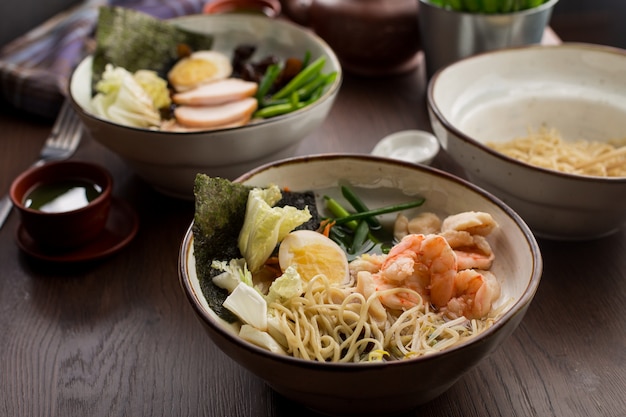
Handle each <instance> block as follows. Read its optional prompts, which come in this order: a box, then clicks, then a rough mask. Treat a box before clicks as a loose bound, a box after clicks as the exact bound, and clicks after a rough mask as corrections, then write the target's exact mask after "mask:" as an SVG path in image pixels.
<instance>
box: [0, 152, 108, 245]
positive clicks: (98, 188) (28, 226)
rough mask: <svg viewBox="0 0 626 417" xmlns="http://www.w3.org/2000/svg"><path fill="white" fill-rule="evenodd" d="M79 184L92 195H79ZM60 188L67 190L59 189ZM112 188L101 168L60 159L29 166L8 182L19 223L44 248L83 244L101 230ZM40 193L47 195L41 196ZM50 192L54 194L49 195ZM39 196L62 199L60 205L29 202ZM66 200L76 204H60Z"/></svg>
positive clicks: (41, 200)
mask: <svg viewBox="0 0 626 417" xmlns="http://www.w3.org/2000/svg"><path fill="white" fill-rule="evenodd" d="M69 184H73V186H71V187H70V185H69ZM79 184H81V185H85V188H93V189H94V190H95V191H94V192H92V193H89V194H90V197H92V198H87V197H78V195H79V194H80V193H81V192H82V194H86V193H85V192H84V190H82V189H81V187H80V186H77V185H79ZM50 187H54V188H56V189H57V190H56V192H54V193H49V191H50ZM46 188H47V190H46ZM62 188H67V189H66V190H64V191H63V192H61V191H59V190H60V189H62ZM112 188H113V179H112V178H111V175H110V174H109V173H108V171H107V170H105V169H104V168H102V167H100V166H98V165H95V164H91V163H87V162H78V161H59V162H50V163H47V164H44V165H40V166H35V167H32V168H30V169H28V170H27V171H25V172H24V173H22V174H21V175H19V176H18V177H17V178H16V179H15V180H14V181H13V183H12V185H11V190H10V197H11V201H12V202H13V205H14V206H15V208H16V209H17V210H18V212H19V213H20V215H21V219H22V226H23V227H24V229H25V230H26V232H27V233H28V234H29V235H30V237H31V238H32V239H33V240H34V241H36V242H37V243H38V244H39V245H41V246H42V247H46V248H54V249H68V248H75V247H78V246H81V245H84V244H85V243H88V242H90V241H92V240H93V239H95V238H96V237H97V236H98V235H99V234H100V232H102V230H103V229H104V227H105V225H106V222H107V218H108V215H109V208H110V206H111V190H112ZM37 190H38V191H37ZM33 193H35V194H33ZM37 193H39V194H37ZM70 193H72V194H71V195H70ZM43 194H46V195H47V196H46V197H42V195H43ZM52 194H54V195H55V196H57V197H55V198H52V197H50V195H52ZM59 194H60V195H59ZM37 196H39V197H37ZM74 197H78V199H76V198H74ZM64 198H65V200H63V199H64ZM38 199H39V200H40V201H39V202H43V200H50V199H52V200H54V201H55V202H56V203H57V204H59V202H61V203H60V208H59V207H57V209H48V208H45V207H41V208H33V207H35V206H36V205H37V204H35V205H29V200H38ZM68 199H69V200H72V201H73V202H74V203H75V204H70V205H69V206H67V205H66V206H63V204H67V201H68ZM62 201H65V202H66V203H62ZM78 206H80V207H78ZM44 210H54V211H44Z"/></svg>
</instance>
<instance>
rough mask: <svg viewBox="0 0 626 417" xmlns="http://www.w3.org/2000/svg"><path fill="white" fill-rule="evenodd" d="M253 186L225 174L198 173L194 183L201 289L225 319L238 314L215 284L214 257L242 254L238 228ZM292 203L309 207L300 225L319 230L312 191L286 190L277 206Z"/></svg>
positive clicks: (224, 257)
mask: <svg viewBox="0 0 626 417" xmlns="http://www.w3.org/2000/svg"><path fill="white" fill-rule="evenodd" d="M250 189H251V187H248V186H245V185H243V184H239V183H234V182H231V181H229V180H226V179H222V178H214V177H209V176H207V175H205V174H198V175H196V179H195V183H194V195H195V215H194V223H193V226H192V232H193V235H194V254H195V257H196V272H197V274H198V279H199V280H200V287H201V289H202V293H203V294H204V296H205V298H206V299H207V302H208V304H209V306H210V307H211V308H212V309H213V311H215V313H216V314H217V315H218V316H220V317H221V318H222V319H224V320H226V321H228V322H233V321H235V320H236V317H235V316H234V315H233V314H232V313H231V312H230V311H228V310H227V309H225V308H224V307H223V305H222V304H223V302H224V300H225V299H226V297H227V296H228V292H227V291H226V290H224V289H222V288H219V287H218V286H216V285H215V284H213V280H212V278H213V277H214V276H215V275H217V274H219V273H220V272H221V271H218V270H216V269H213V268H211V263H212V262H213V260H218V261H230V260H231V259H235V258H241V253H240V252H239V248H238V238H239V231H240V230H241V227H242V226H243V222H244V218H245V214H246V204H247V201H248V193H249V192H250ZM285 205H290V206H293V207H296V208H299V209H303V208H305V207H308V208H309V212H310V213H311V220H309V221H308V222H307V223H304V224H303V225H301V226H299V227H298V229H309V230H316V229H317V228H318V227H319V224H320V221H321V220H320V216H319V214H318V211H317V207H316V204H315V195H314V193H313V192H302V193H299V192H287V191H283V196H282V199H281V200H280V201H279V202H278V203H277V204H276V206H279V207H283V206H285Z"/></svg>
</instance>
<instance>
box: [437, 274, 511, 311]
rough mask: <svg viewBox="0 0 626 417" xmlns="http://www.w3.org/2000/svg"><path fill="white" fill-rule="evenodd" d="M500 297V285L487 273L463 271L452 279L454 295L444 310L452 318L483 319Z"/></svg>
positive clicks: (493, 276)
mask: <svg viewBox="0 0 626 417" xmlns="http://www.w3.org/2000/svg"><path fill="white" fill-rule="evenodd" d="M498 297H500V284H499V283H498V280H497V279H496V277H495V275H493V274H492V273H491V272H489V271H482V270H476V269H464V270H462V271H459V272H458V273H457V274H456V277H455V278H454V294H453V296H452V297H451V298H450V300H449V301H448V302H447V303H446V306H445V308H444V310H445V311H446V312H447V314H448V315H450V316H452V317H460V316H465V317H466V318H468V319H479V318H483V317H485V316H486V315H487V314H488V313H489V311H491V306H492V304H493V302H494V301H495V300H496V299H497V298H498Z"/></svg>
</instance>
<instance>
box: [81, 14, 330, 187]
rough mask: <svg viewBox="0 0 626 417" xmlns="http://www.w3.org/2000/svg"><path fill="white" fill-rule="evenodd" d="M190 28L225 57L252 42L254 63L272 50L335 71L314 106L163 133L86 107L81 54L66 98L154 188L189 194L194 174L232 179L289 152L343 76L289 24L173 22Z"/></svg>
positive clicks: (325, 51)
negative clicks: (237, 123) (230, 124)
mask: <svg viewBox="0 0 626 417" xmlns="http://www.w3.org/2000/svg"><path fill="white" fill-rule="evenodd" d="M172 22H173V23H174V24H176V25H179V26H180V27H183V28H185V29H188V30H193V31H199V32H203V33H208V34H212V35H213V36H214V43H213V49H214V50H217V51H220V52H223V53H225V54H226V55H228V56H229V57H231V56H232V54H233V51H234V50H235V48H236V47H237V46H240V45H242V44H251V45H256V46H257V49H256V51H255V54H254V55H253V56H252V59H253V60H257V59H261V58H263V57H265V56H267V55H269V54H274V55H276V56H277V57H281V58H288V57H291V56H295V57H304V55H305V53H306V52H307V51H308V52H310V54H311V57H312V59H315V58H318V57H321V56H324V57H326V63H325V67H324V68H323V69H322V72H323V73H330V72H332V71H337V72H338V76H337V77H336V79H335V81H334V82H333V83H332V84H331V85H329V86H328V87H327V88H326V90H325V92H324V94H323V95H322V96H321V97H320V98H319V99H318V100H316V101H315V102H314V103H312V104H310V105H308V106H306V107H304V108H302V109H300V110H297V111H294V112H292V113H288V114H285V115H282V116H277V117H273V118H270V119H266V120H265V121H262V122H259V123H254V124H248V125H245V126H242V127H237V128H230V129H218V130H211V131H198V132H165V131H156V130H150V129H140V128H134V127H128V126H122V125H119V124H116V123H112V122H110V121H107V120H103V119H101V118H98V117H96V116H94V115H93V113H92V110H91V107H90V99H91V97H92V89H91V63H92V57H91V56H89V57H87V58H85V59H84V60H83V61H82V62H81V63H80V64H79V65H78V67H77V68H76V70H75V71H74V73H73V75H72V77H71V80H70V91H69V93H70V97H71V100H72V104H73V105H74V107H75V109H76V110H77V113H78V115H79V116H80V118H81V119H82V121H83V122H84V125H85V127H86V131H87V132H88V133H89V134H90V135H91V136H92V137H93V138H94V139H95V140H96V141H98V142H100V143H101V144H102V145H104V146H105V147H107V148H108V149H110V150H111V151H113V152H115V153H116V154H117V155H119V156H120V157H121V158H122V159H123V160H124V161H126V162H127V163H128V165H129V166H130V167H132V168H133V169H134V170H135V172H136V173H137V174H138V175H139V176H140V177H141V178H143V179H144V180H145V181H146V182H148V183H149V184H151V185H152V186H154V187H155V188H156V189H157V190H159V191H161V192H163V193H165V194H168V195H172V196H175V197H181V198H186V199H192V198H193V181H194V178H195V175H196V173H198V172H203V173H206V174H209V175H212V176H220V177H224V178H231V179H233V178H236V177H237V176H239V175H241V174H243V173H244V172H246V171H248V170H250V169H252V168H253V167H256V166H259V165H261V164H264V163H267V162H270V161H273V160H276V159H280V158H285V157H288V156H292V155H293V154H294V153H295V150H296V148H297V146H298V144H299V143H300V142H301V141H302V140H303V139H304V138H306V137H307V136H308V135H309V134H311V133H312V132H313V131H314V130H315V129H317V128H318V127H319V126H320V125H321V124H322V123H323V122H324V120H325V119H326V116H327V114H328V112H329V111H330V109H331V107H332V104H333V102H334V100H335V97H336V95H337V93H338V91H339V87H340V85H341V81H342V75H341V74H342V73H341V66H340V64H339V61H338V60H337V57H336V56H335V54H334V52H333V51H332V49H331V48H330V47H329V46H328V45H327V44H326V42H324V41H323V40H322V39H321V38H319V37H318V36H316V35H315V34H313V33H311V32H310V31H307V30H305V29H303V28H301V27H299V26H297V25H295V24H292V23H290V22H287V21H282V20H275V19H268V18H267V17H265V16H259V15H252V14H237V13H233V14H204V15H193V16H186V17H181V18H177V19H173V20H172Z"/></svg>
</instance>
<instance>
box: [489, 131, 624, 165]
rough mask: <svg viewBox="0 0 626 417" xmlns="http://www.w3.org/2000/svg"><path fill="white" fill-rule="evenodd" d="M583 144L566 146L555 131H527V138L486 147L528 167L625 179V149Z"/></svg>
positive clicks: (491, 143)
mask: <svg viewBox="0 0 626 417" xmlns="http://www.w3.org/2000/svg"><path fill="white" fill-rule="evenodd" d="M621 142H622V143H620V144H619V145H618V144H614V143H611V142H598V141H585V140H579V141H576V142H568V141H565V140H563V139H562V137H561V135H560V133H559V132H558V131H557V130H556V129H546V128H542V129H540V130H539V131H537V132H533V131H532V130H529V133H528V136H526V137H520V138H515V139H513V140H511V141H507V142H502V143H495V142H490V143H488V144H487V146H489V147H491V148H492V149H495V150H497V151H498V152H502V153H503V154H505V155H507V156H510V157H512V158H515V159H518V160H520V161H522V162H526V163H528V164H531V165H535V166H539V167H542V168H548V169H552V170H556V171H561V172H566V173H571V174H578V175H588V176H597V177H625V176H626V145H625V143H624V142H626V139H625V140H622V141H621Z"/></svg>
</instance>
